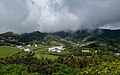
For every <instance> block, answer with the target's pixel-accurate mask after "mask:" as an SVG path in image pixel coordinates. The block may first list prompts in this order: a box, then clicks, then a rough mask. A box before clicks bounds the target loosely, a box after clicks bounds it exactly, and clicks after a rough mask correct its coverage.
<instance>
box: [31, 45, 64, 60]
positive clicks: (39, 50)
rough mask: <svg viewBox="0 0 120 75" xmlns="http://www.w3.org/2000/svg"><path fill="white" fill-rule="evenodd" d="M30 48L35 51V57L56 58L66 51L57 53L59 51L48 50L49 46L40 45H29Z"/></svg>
mask: <svg viewBox="0 0 120 75" xmlns="http://www.w3.org/2000/svg"><path fill="white" fill-rule="evenodd" d="M29 49H31V50H33V51H34V52H35V55H34V56H35V57H37V58H38V59H40V58H42V57H43V58H49V59H53V60H54V59H56V58H58V56H59V55H61V54H64V53H65V52H61V53H57V52H48V47H47V46H39V47H29Z"/></svg>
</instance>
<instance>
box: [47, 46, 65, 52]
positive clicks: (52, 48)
mask: <svg viewBox="0 0 120 75" xmlns="http://www.w3.org/2000/svg"><path fill="white" fill-rule="evenodd" d="M64 49H65V48H64V47H63V46H56V47H51V48H48V51H49V52H62V51H63V50H64Z"/></svg>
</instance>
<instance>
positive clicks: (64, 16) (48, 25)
mask: <svg viewBox="0 0 120 75" xmlns="http://www.w3.org/2000/svg"><path fill="white" fill-rule="evenodd" d="M119 13H120V0H75V1H73V0H0V33H2V32H6V31H13V32H17V33H24V32H32V31H36V30H37V31H41V32H57V31H66V30H71V31H77V30H83V29H87V30H94V29H96V28H110V29H116V28H117V29H119V28H120V15H119Z"/></svg>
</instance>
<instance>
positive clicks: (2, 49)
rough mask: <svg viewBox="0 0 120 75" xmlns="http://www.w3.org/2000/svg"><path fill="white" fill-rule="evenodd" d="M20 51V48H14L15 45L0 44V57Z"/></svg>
mask: <svg viewBox="0 0 120 75" xmlns="http://www.w3.org/2000/svg"><path fill="white" fill-rule="evenodd" d="M21 51H22V50H20V49H18V48H15V47H10V46H0V58H2V57H6V56H12V55H14V54H17V53H19V52H21Z"/></svg>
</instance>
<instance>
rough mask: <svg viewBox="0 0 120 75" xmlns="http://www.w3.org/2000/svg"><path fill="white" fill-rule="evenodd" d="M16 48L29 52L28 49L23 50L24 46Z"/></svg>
mask: <svg viewBox="0 0 120 75" xmlns="http://www.w3.org/2000/svg"><path fill="white" fill-rule="evenodd" d="M17 48H19V49H21V50H24V51H25V52H29V51H30V49H28V48H25V47H24V46H17Z"/></svg>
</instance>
